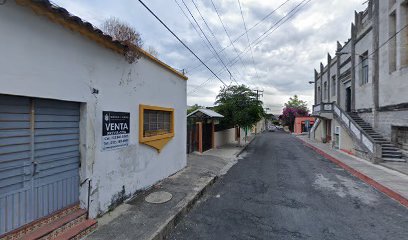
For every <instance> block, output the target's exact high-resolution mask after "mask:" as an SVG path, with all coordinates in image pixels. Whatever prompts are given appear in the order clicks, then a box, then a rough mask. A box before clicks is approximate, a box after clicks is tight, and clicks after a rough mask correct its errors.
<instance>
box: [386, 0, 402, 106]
mask: <svg viewBox="0 0 408 240" xmlns="http://www.w3.org/2000/svg"><path fill="white" fill-rule="evenodd" d="M379 2H380V16H379V21H380V26H379V27H380V29H379V32H380V39H379V44H380V46H381V45H382V44H383V43H385V42H386V41H388V39H389V38H390V35H389V33H388V31H389V14H390V13H391V11H393V10H396V12H397V27H396V29H397V31H398V30H400V29H402V28H403V27H404V26H405V24H407V23H404V21H403V19H402V18H401V3H402V2H403V1H402V0H396V4H395V6H394V7H393V8H389V6H388V2H389V1H379ZM407 33H408V32H407V30H406V31H402V32H401V33H400V34H398V35H397V56H396V57H397V59H398V61H397V70H396V71H394V72H392V73H390V71H389V60H390V58H389V57H390V56H389V48H388V46H389V44H386V45H384V46H383V47H381V48H380V50H379V57H380V62H379V65H380V73H379V76H380V81H379V88H380V93H379V100H380V101H379V102H380V107H381V106H387V105H394V104H400V103H407V102H408V94H407V92H408V81H407V79H408V67H404V66H402V65H401V62H400V61H399V60H400V54H401V53H402V52H404V50H405V52H406V51H407V45H404V44H403V43H402V42H401V40H402V39H403V38H405V39H406V37H407V35H406V34H407Z"/></svg>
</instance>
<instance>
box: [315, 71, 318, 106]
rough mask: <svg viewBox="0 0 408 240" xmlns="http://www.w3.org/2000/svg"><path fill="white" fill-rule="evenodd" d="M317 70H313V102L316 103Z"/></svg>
mask: <svg viewBox="0 0 408 240" xmlns="http://www.w3.org/2000/svg"><path fill="white" fill-rule="evenodd" d="M317 76H318V73H317V70H316V69H315V70H314V104H315V105H317Z"/></svg>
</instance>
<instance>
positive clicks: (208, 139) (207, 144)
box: [202, 123, 212, 152]
mask: <svg viewBox="0 0 408 240" xmlns="http://www.w3.org/2000/svg"><path fill="white" fill-rule="evenodd" d="M202 126H203V152H205V151H207V150H210V149H211V148H212V123H203V125H202Z"/></svg>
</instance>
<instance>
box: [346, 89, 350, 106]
mask: <svg viewBox="0 0 408 240" xmlns="http://www.w3.org/2000/svg"><path fill="white" fill-rule="evenodd" d="M346 112H351V87H348V88H346Z"/></svg>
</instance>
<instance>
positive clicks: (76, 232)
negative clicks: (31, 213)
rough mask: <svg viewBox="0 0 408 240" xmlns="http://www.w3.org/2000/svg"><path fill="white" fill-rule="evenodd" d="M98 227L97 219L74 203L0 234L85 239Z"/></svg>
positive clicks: (29, 239) (34, 239)
mask: <svg viewBox="0 0 408 240" xmlns="http://www.w3.org/2000/svg"><path fill="white" fill-rule="evenodd" d="M96 227H97V222H96V221H95V220H93V219H87V211H86V210H83V209H81V208H80V207H79V205H74V206H71V207H68V208H65V209H62V210H60V211H58V212H56V213H54V214H52V215H50V216H47V217H45V218H41V219H39V220H36V221H34V222H32V223H29V224H27V225H25V226H22V227H21V228H19V229H16V230H14V231H12V232H10V233H7V234H5V235H3V236H0V240H17V239H18V240H38V239H41V240H42V239H46V240H51V239H58V240H68V239H83V238H84V237H85V236H86V235H88V234H90V233H91V232H93V231H94V230H95V229H96Z"/></svg>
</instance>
